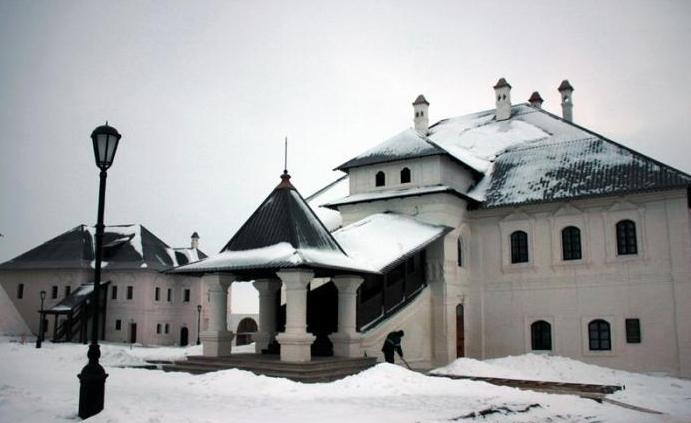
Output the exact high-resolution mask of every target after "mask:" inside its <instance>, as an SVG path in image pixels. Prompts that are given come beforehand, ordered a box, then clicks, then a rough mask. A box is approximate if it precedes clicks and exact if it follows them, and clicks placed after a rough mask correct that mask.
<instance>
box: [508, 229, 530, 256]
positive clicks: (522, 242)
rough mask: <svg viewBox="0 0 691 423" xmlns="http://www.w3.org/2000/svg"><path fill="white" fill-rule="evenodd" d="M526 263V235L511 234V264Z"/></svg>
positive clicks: (519, 233) (521, 232)
mask: <svg viewBox="0 0 691 423" xmlns="http://www.w3.org/2000/svg"><path fill="white" fill-rule="evenodd" d="M526 262H528V234H526V233H525V232H523V231H516V232H514V233H512V234H511V263H526Z"/></svg>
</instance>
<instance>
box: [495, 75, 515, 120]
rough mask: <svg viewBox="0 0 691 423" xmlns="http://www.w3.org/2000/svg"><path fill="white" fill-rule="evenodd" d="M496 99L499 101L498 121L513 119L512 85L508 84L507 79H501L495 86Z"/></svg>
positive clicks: (496, 114) (496, 113) (497, 103)
mask: <svg viewBox="0 0 691 423" xmlns="http://www.w3.org/2000/svg"><path fill="white" fill-rule="evenodd" d="M494 97H495V98H496V99H497V101H496V106H497V109H496V112H495V117H496V119H497V120H506V119H509V118H510V117H511V85H510V84H509V83H508V82H506V79H504V78H499V81H497V84H496V85H495V86H494Z"/></svg>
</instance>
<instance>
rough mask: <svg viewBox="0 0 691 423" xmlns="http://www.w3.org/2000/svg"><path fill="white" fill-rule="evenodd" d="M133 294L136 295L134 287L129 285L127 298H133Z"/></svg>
mask: <svg viewBox="0 0 691 423" xmlns="http://www.w3.org/2000/svg"><path fill="white" fill-rule="evenodd" d="M133 296H134V287H132V286H128V287H127V299H128V300H131V299H132V297H133Z"/></svg>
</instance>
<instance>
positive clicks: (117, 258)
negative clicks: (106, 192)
mask: <svg viewBox="0 0 691 423" xmlns="http://www.w3.org/2000/svg"><path fill="white" fill-rule="evenodd" d="M198 240H199V236H198V235H197V234H196V232H195V233H194V234H193V235H192V239H191V245H190V247H184V248H171V247H169V246H168V245H167V244H165V243H164V242H163V241H161V240H160V239H159V238H158V237H156V236H155V235H154V234H153V233H151V232H150V231H149V230H147V229H146V228H145V227H143V226H141V225H121V226H106V228H105V233H104V258H103V273H102V281H103V287H104V288H103V292H104V295H103V300H104V301H102V303H105V306H104V308H103V309H104V310H105V313H102V316H101V330H100V336H101V337H102V339H105V340H108V341H113V342H126V343H130V342H136V343H140V344H148V345H188V344H194V343H196V341H197V337H198V326H201V328H202V329H203V328H204V327H205V326H206V325H208V316H207V310H206V309H207V306H208V303H207V302H206V297H205V296H204V295H202V293H203V291H204V290H203V289H202V287H201V280H200V278H198V277H194V276H184V275H175V274H170V273H167V271H168V270H170V269H171V268H173V267H175V266H179V265H183V264H187V263H190V262H194V261H197V260H199V259H203V258H205V257H206V255H205V254H204V253H203V252H201V251H200V250H199V249H198ZM93 265H94V229H93V228H92V227H87V226H85V225H80V226H77V227H75V228H73V229H71V230H69V231H67V232H65V233H63V234H61V235H59V236H57V237H56V238H54V239H51V240H49V241H47V242H45V243H44V244H42V245H40V246H38V247H36V248H34V249H32V250H30V251H27V252H26V253H24V254H22V255H20V256H18V257H16V258H14V259H12V260H9V261H7V262H5V263H3V264H1V265H0V285H2V287H3V288H4V290H5V291H6V292H7V297H8V300H11V302H12V304H13V305H14V307H15V308H16V310H17V311H18V312H19V315H21V317H22V318H23V320H24V321H25V322H26V323H27V324H28V326H29V328H30V332H31V333H33V334H37V333H38V332H39V321H40V318H39V313H38V311H39V309H40V304H41V299H40V292H41V291H45V293H46V294H45V303H44V309H45V310H46V313H45V315H44V317H45V320H44V336H45V338H46V339H48V340H56V341H73V342H79V341H82V340H84V339H86V338H87V337H88V338H89V339H90V334H91V332H90V331H89V329H88V326H89V325H90V324H91V322H90V320H89V319H90V314H91V308H90V307H89V306H88V305H87V300H90V299H91V292H92V290H93V283H92V280H93V279H92V278H93ZM200 306H201V310H200V308H199V307H200ZM85 316H87V318H86V319H83V318H82V317H85ZM243 317H249V318H252V316H243ZM237 324H239V321H238V322H237ZM255 326H256V325H255ZM233 328H236V326H233ZM15 332H16V331H15Z"/></svg>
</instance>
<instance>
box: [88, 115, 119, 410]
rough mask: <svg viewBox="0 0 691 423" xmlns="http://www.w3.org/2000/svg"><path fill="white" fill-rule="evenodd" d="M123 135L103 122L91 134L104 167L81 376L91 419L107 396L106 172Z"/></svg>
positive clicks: (98, 164) (101, 406) (96, 156)
mask: <svg viewBox="0 0 691 423" xmlns="http://www.w3.org/2000/svg"><path fill="white" fill-rule="evenodd" d="M120 137H121V135H120V134H119V133H118V131H117V130H116V129H115V128H113V127H112V126H108V122H106V124H105V125H101V126H99V127H98V128H96V129H94V131H93V132H92V133H91V141H92V142H93V145H94V158H95V159H96V166H97V167H98V168H99V169H101V173H100V185H99V189H98V221H97V222H96V248H95V252H96V263H95V264H96V265H95V266H94V293H93V301H92V302H91V303H92V306H93V312H92V324H91V344H90V345H89V352H88V353H87V357H88V358H89V363H88V364H87V365H86V366H84V368H83V369H82V372H81V373H80V374H79V375H78V377H79V383H80V387H79V417H81V418H82V419H87V418H89V417H91V416H93V415H94V414H98V413H100V412H101V410H103V399H104V395H105V385H106V378H107V377H108V375H107V374H106V371H105V370H104V369H103V367H101V365H100V364H98V359H99V358H100V357H101V350H100V348H99V346H98V326H99V313H100V302H101V301H100V295H101V293H100V288H101V260H102V259H103V211H104V207H105V195H106V177H107V176H108V175H107V173H106V171H107V170H108V168H109V167H110V166H111V165H112V164H113V158H114V157H115V151H116V150H117V149H118V142H119V141H120Z"/></svg>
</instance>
